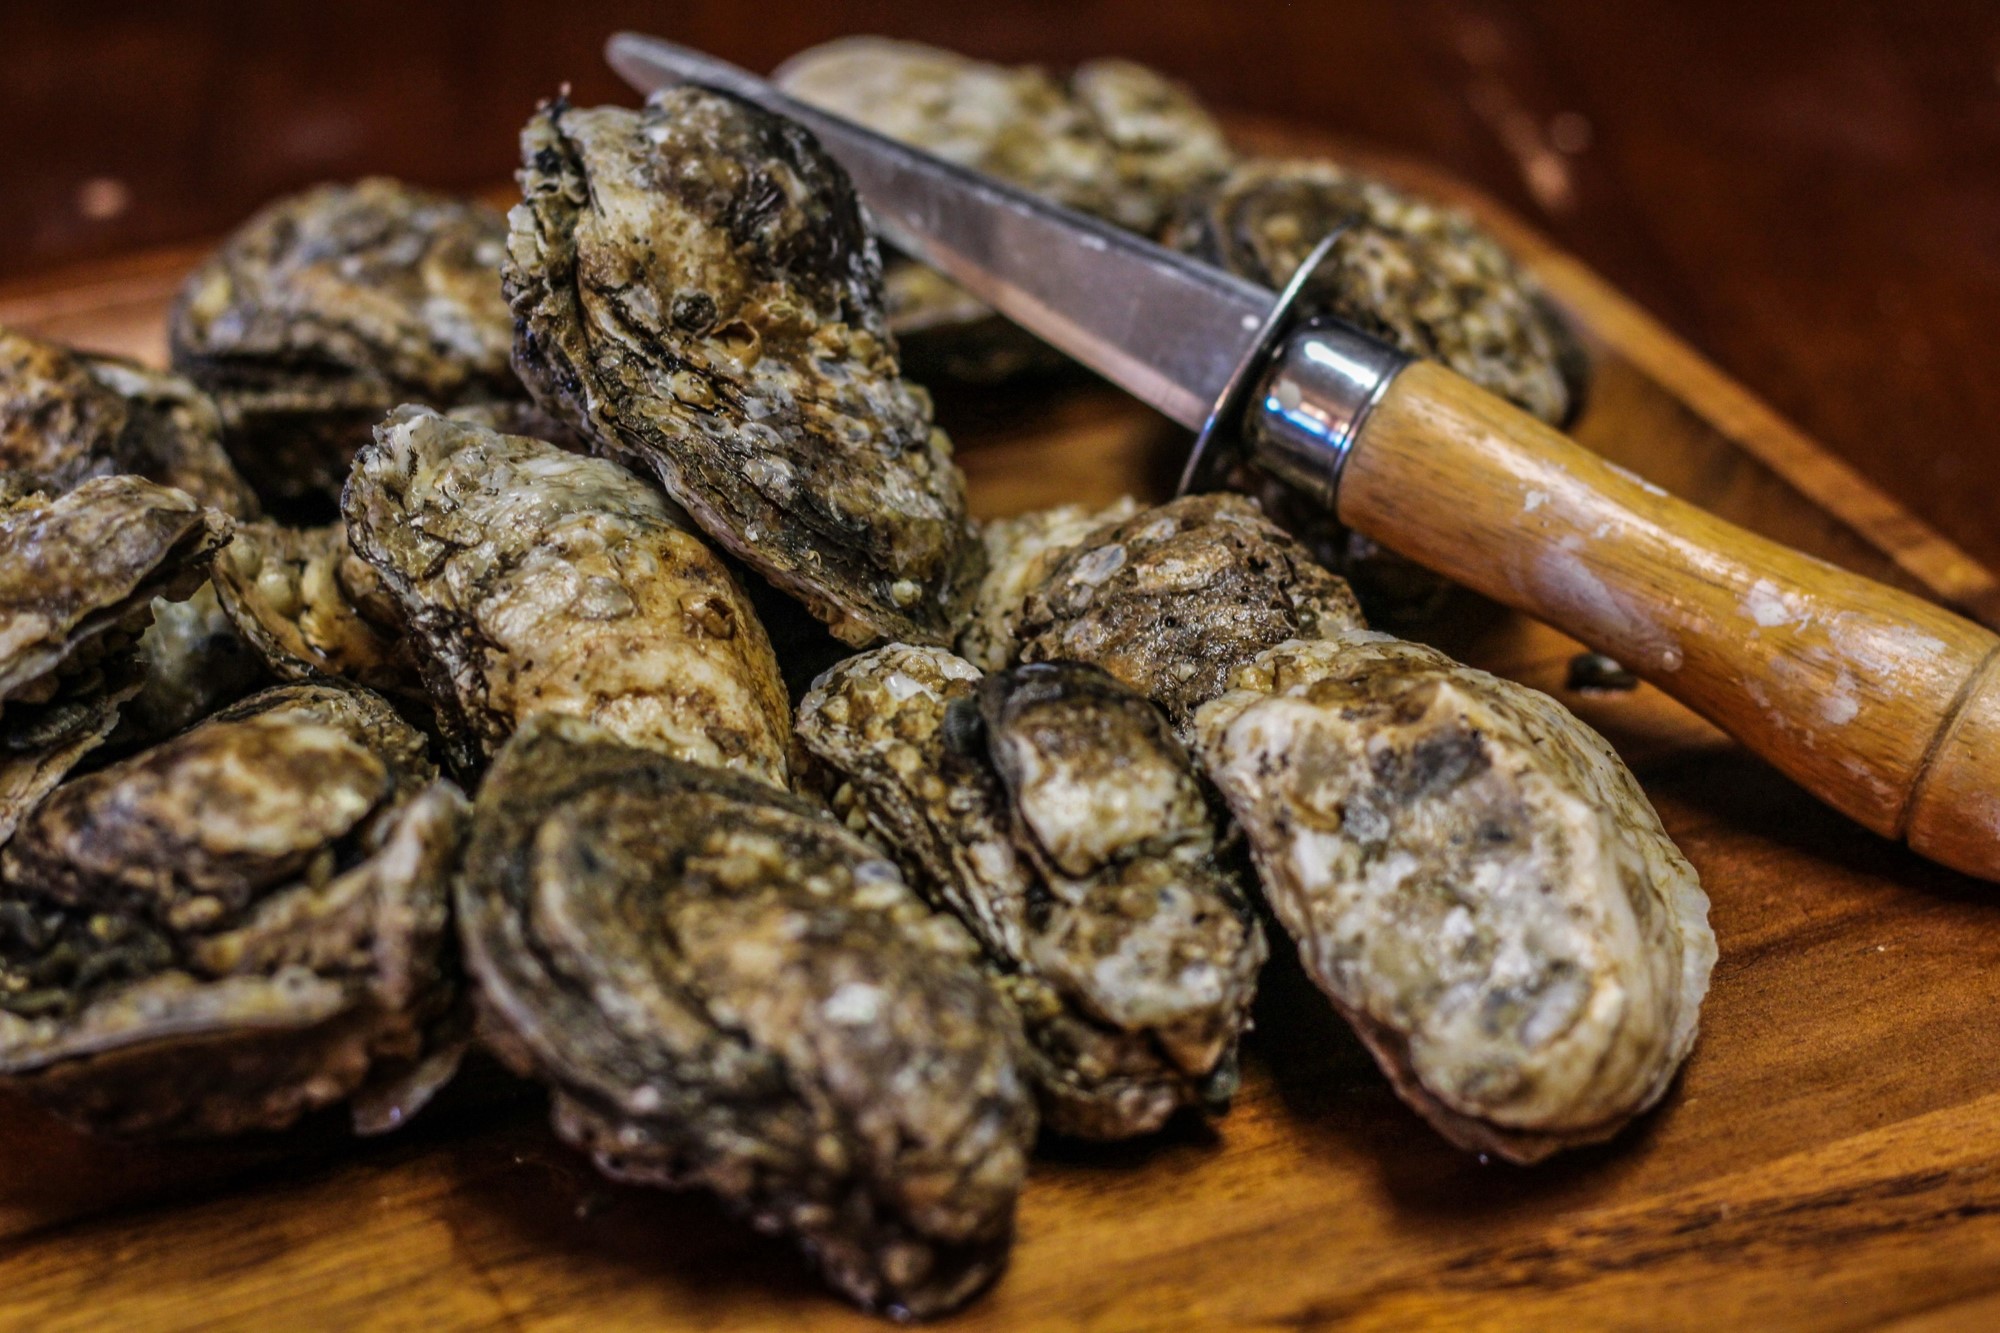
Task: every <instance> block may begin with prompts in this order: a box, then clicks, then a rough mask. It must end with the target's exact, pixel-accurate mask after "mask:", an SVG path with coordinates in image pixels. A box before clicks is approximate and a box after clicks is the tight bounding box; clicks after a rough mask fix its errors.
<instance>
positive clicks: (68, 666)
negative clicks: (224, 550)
mask: <svg viewBox="0 0 2000 1333" xmlns="http://www.w3.org/2000/svg"><path fill="white" fill-rule="evenodd" d="M228 539H229V522H228V520H227V519H225V518H223V517H222V516H221V515H219V514H217V513H216V512H215V511H214V510H206V509H203V508H201V507H200V506H199V505H197V504H196V503H195V502H194V501H192V500H190V499H189V498H188V497H187V496H186V495H185V494H184V493H182V492H180V491H177V490H168V489H167V488H165V487H162V486H156V485H154V484H153V483H152V482H150V481H145V480H143V479H141V478H138V477H126V476H117V477H93V478H91V479H89V480H87V481H85V482H83V483H82V484H80V485H79V486H77V487H76V488H75V489H74V490H71V491H69V492H67V493H65V494H63V495H59V496H57V497H56V498H54V499H49V498H48V497H47V496H44V495H41V494H32V495H21V494H19V493H18V492H10V491H7V490H6V489H5V488H4V487H0V701H5V709H6V711H5V716H6V717H7V718H8V719H9V722H8V725H9V726H10V727H11V726H13V725H16V724H17V723H16V720H15V714H16V710H17V709H18V708H20V707H21V706H23V705H32V704H44V705H45V704H48V703H50V702H51V701H54V700H57V699H58V698H63V697H75V696H76V695H78V694H80V693H82V692H84V691H86V690H88V689H89V688H90V685H89V682H90V679H91V676H92V674H93V673H94V672H96V671H98V670H99V669H100V668H101V667H102V666H103V664H104V663H105V662H106V660H107V659H108V658H110V657H112V656H115V655H117V654H119V653H122V652H125V651H126V650H128V649H129V647H130V643H131V641H132V640H133V639H136V637H137V636H138V634H139V632H141V631H142V630H143V629H144V628H145V626H146V624H147V623H148V621H149V620H150V619H151V617H152V602H153V599H154V598H155V597H165V598H168V599H169V600H174V599H178V598H182V597H186V596H188V595H189V594H190V593H192V592H193V591H194V590H195V588H197V587H199V586H200V584H201V582H202V580H203V579H204V578H206V577H207V566H208V563H209V559H210V557H211V556H213V555H214V553H215V552H216V550H217V549H218V548H219V547H221V546H222V544H223V543H224V542H226V541H227V540H228Z"/></svg>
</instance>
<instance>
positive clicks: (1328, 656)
mask: <svg viewBox="0 0 2000 1333" xmlns="http://www.w3.org/2000/svg"><path fill="white" fill-rule="evenodd" d="M1196 728H1197V730H1198V731H1199V733H1200V737H1201V740H1200V745H1201V756H1202V760H1203V764H1204V767H1205V769H1206V771H1207V773H1208V776H1209V777H1210V778H1211V779H1213V781H1214V782H1215V784H1216V786H1217V787H1219V788H1220V789H1221V791H1222V794H1223V797H1224V799H1225V800H1227V801H1228V803H1229V808H1230V810H1231V811H1232V812H1233V813H1234V814H1235V816H1236V819H1237V822H1238V823H1239V824H1240V825H1241V826H1242V828H1243V829H1244V831H1245V833H1246V834H1247V835H1248V837H1249V840H1250V846H1251V851H1252V853H1253V855H1254V856H1255V859H1256V862H1257V867H1258V871H1259V874H1260V876H1261V878H1262V880H1263V884H1264V890H1265V893H1266V896H1267V897H1268V898H1269V900H1270V903H1271V906H1272V908H1273V909H1274V911H1275V912H1276V914H1277V917H1278V919H1279V921H1281V922H1282V923H1283V924H1284V926H1285V929H1286V930H1288V931H1289V932H1291V934H1292V936H1293V938H1294V939H1295V940H1296V941H1297V943H1298V947H1299V957H1300V959H1301V961H1302V962H1303V963H1304V964H1305V968H1306V970H1307V972H1309V973H1310V974H1311V975H1312V977H1313V979H1314V981H1316V982H1317V983H1318V984H1319V986H1320V988H1321V989H1322V990H1324V991H1325V992H1326V994H1327V995H1328V996H1329V997H1330V998H1331V999H1332V1000H1333V1002H1334V1005H1335V1006H1336V1007H1337V1008H1338V1009H1339V1010H1340V1011H1341V1013H1342V1014H1343V1015H1345V1016H1346V1017H1347V1019H1348V1020H1349V1021H1350V1022H1351V1023H1353V1025H1354V1027H1355V1030H1356V1031H1357V1032H1358V1033H1359V1034H1360V1036H1361V1038H1362V1040H1363V1041H1364V1042H1366V1043H1367V1045H1368V1047H1369V1049H1370V1050H1371V1051H1373V1052H1374V1054H1375V1058H1376V1059H1377V1060H1378V1061H1379V1062H1380V1063H1381V1065H1382V1067H1383V1069H1384V1071H1385V1072H1387V1073H1388V1075H1389V1077H1390V1079H1391V1080H1392V1081H1393V1082H1394V1084H1395V1085H1396V1090H1397V1091H1398V1092H1399V1093H1400V1094H1401V1095H1402V1096H1403V1098H1404V1099H1405V1100H1406V1101H1408V1102H1410V1104H1411V1105H1413V1106H1414V1107H1415V1108H1416V1109H1417V1110H1418V1111H1419V1112H1421V1113H1422V1114H1423V1115H1424V1117H1425V1118H1426V1119H1428V1120H1429V1121H1430V1122H1431V1123H1432V1124H1433V1125H1435V1126H1436V1127H1437V1128H1438V1130H1439V1131H1440V1132H1441V1133H1443V1134H1444V1135H1445V1137H1446V1138H1448V1139H1450V1140H1451V1141H1452V1142H1453V1143H1456V1144H1458V1145H1459V1146H1461V1147H1464V1148H1468V1149H1474V1150H1477V1151H1481V1152H1492V1153H1495V1154H1498V1155H1500V1156H1502V1157H1505V1158H1508V1159H1509V1160H1512V1161H1516V1162H1532V1161H1535V1160H1538V1159H1539V1158H1542V1157H1545V1156H1547V1155H1548V1154H1549V1153H1552V1152H1554V1151H1556V1150H1558V1149H1560V1148H1564V1147H1570V1146H1573V1145H1577V1144H1584V1143H1594V1142H1597V1141H1599V1140H1601V1139H1605V1138H1609V1137H1610V1136H1611V1135H1613V1134H1615V1133H1617V1132H1618V1130H1619V1129H1620V1128H1621V1127H1622V1126H1623V1125H1624V1124H1626V1122H1628V1121H1629V1120H1630V1119H1631V1118H1632V1117H1633V1116H1635V1115H1638V1114H1639V1113H1640V1112H1642V1111H1644V1110H1645V1109H1646V1108H1648V1107H1650V1106H1651V1105H1653V1103H1655V1102H1656V1101H1658V1100H1659V1099H1660V1097H1661V1096H1662V1095H1663V1094H1664V1093H1665V1091H1666V1088H1667V1085H1668V1083H1669V1082H1670V1081H1671V1080H1672V1078H1673V1075H1674V1071H1675V1070H1676V1069H1677V1068H1678V1067H1679V1066H1680V1063H1681V1061H1682V1060H1683V1059H1685V1058H1686V1056H1687V1053H1688V1051H1689V1049H1690V1048H1691V1047H1692V1045H1693V1043H1694V1038H1695V1026H1696V1020H1697V1017H1698V1013H1699V1009H1700V1004H1701V998H1702V995H1703V994H1704V993H1705V992H1706V990H1707V988H1708V976H1709V970H1710V968H1711V967H1712V966H1713V964H1714V962H1715V937H1714V936H1713V934H1711V933H1710V931H1709V928H1708V919H1707V912H1708V899H1707V897H1706V896H1705V895H1704V894H1703V893H1702V891H1701V885H1700V882H1699V880H1698V879H1697V878H1696V876H1695V872H1694V869H1693V867H1691V866H1690V865H1689V864H1688V863H1687V861H1686V860H1685V859H1683V858H1682V856H1681V855H1680V853H1679V851H1678V850H1676V849H1675V847H1674V845H1673V843H1672V842H1671V841H1669V840H1668V838H1667V835H1666V834H1665V833H1664V832H1663V831H1662V830H1661V828H1660V822H1659V819H1658V817H1657V816H1656V815H1655V814H1654V813H1653V807H1652V806H1651V804H1649V803H1648V802H1647V800H1646V797H1645V795H1644V793H1643V792H1641V791H1640V789H1639V784H1638V783H1637V781H1635V780H1634V779H1633V777H1632V774H1631V773H1630V771H1629V770H1627V769H1626V767H1625V766H1624V764H1623V763H1621V762H1620V761H1619V759H1618V757H1617V756H1616V755H1615V754H1614V753H1613V752H1612V750H1611V747H1610V746H1609V745H1607V744H1605V742H1604V740H1603V739H1602V738H1601V737H1599V736H1598V735H1597V734H1596V733H1595V732H1593V731H1591V730H1590V729H1589V728H1588V727H1586V726H1584V725H1583V724H1582V723H1581V722H1579V721H1578V720H1577V719H1576V718H1575V717H1574V716H1572V715H1571V714H1570V713H1569V712H1568V711H1566V710H1565V709H1564V708H1563V707H1562V706H1561V705H1559V704H1557V703H1556V702H1555V701H1554V700H1552V699H1550V698H1548V697H1547V696H1546V695H1543V694H1539V693H1537V692H1535V691H1533V690H1530V689H1528V688H1526V687H1525V686H1521V685H1516V684H1513V683H1512V682H1509V681H1505V680H1500V679H1497V678H1495V677H1493V676H1489V675H1487V674H1486V673H1485V672H1482V671H1475V670H1472V669H1471V668H1469V667H1464V666H1460V665H1459V664H1457V663H1455V662H1453V661H1452V660H1451V659H1449V658H1447V657H1445V656H1444V655H1443V654H1441V653H1438V652H1436V651H1434V650H1432V649H1429V648H1425V647H1421V646H1419V645H1416V644H1411V643H1403V642H1400V641H1398V640H1395V639H1391V638H1389V637H1388V636H1386V635H1380V634H1372V633H1367V632H1357V633H1348V634H1343V635H1340V636H1338V637H1336V638H1335V639H1333V640H1330V641H1327V642H1320V643H1296V644H1286V645H1283V646H1281V647H1278V648H1275V649H1272V650H1271V651H1269V652H1267V653H1264V654H1262V655H1260V656H1259V657H1258V658H1257V660H1256V661H1255V662H1254V663H1252V664H1251V665H1250V666H1248V667H1246V668H1244V670H1243V671H1241V672H1240V673H1238V675H1237V677H1236V688H1235V689H1233V690H1232V691H1231V692H1230V693H1228V694H1226V695H1224V696H1222V697H1221V698H1220V699H1217V700H1216V701H1215V702H1213V703H1211V704H1209V705H1207V706H1206V707H1204V708H1203V709H1202V710H1201V712H1200V713H1199V714H1198V715H1197V718H1196Z"/></svg>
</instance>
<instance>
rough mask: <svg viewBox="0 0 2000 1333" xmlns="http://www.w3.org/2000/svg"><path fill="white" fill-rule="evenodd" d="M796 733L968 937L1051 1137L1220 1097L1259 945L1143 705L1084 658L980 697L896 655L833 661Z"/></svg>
mask: <svg viewBox="0 0 2000 1333" xmlns="http://www.w3.org/2000/svg"><path fill="white" fill-rule="evenodd" d="M982 701H983V702H984V703H985V704H986V709H985V711H986V713H987V714H988V718H989V723H988V724H987V725H984V726H982V723H981V720H980V708H979V705H980V703H981V702H982ZM798 735H799V741H800V743H801V745H802V746H803V747H804V748H805V750H806V751H807V752H808V753H809V754H810V756H811V759H812V764H811V769H810V771H811V773H812V777H813V780H814V781H815V782H816V784H817V785H819V786H820V787H821V788H822V790H823V791H824V792H825V793H826V795H827V796H828V798H829V801H830V803H831V804H832V806H833V808H834V810H835V812H836V813H838V814H840V815H841V816H843V817H844V818H845V819H846V820H847V821H848V823H849V826H850V827H852V828H855V829H856V830H857V831H861V832H865V833H866V834H868V835H869V836H871V837H874V838H876V839H878V840H880V841H881V842H882V843H883V844H884V845H885V846H887V847H888V848H889V849H890V850H891V851H892V852H893V853H894V855H895V856H896V857H897V858H898V860H899V861H901V862H902V864H903V866H904V868H905V871H906V873H907V874H908V875H909V877H910V880H911V882H912V883H913V884H915V885H916V886H917V888H918V890H919V891H920V892H922V893H923V894H924V895H925V896H926V897H927V898H929V899H930V900H931V901H932V902H933V903H935V904H936V905H937V906H939V907H940V908H943V909H945V910H947V911H950V912H951V913H953V914H954V915H956V916H957V917H958V918H959V919H960V920H961V921H963V922H964V923H965V924H966V926H967V927H968V928H969V929H970V930H971V931H972V932H973V934H974V935H975V936H976V937H977V938H978V940H979V942H980V944H981V946H982V947H983V948H984V950H985V954H986V963H987V967H988V970H989V971H990V972H991V973H992V975H993V977H994V980H995V984H996V985H997V986H998V987H999V988H1000V989H1001V991H1002V992H1003V993H1004V994H1006V995H1007V996H1008V998H1009V999H1010V1000H1012V1001H1013V1002H1014V1004H1015V1006H1016V1007H1017V1008H1018V1009H1019V1010H1020V1012H1021V1016H1022V1020H1023V1023H1024V1026H1025V1027H1026V1030H1027V1033H1028V1039H1029V1044H1030V1048H1031V1052H1032V1058H1031V1060H1030V1063H1029V1069H1030V1071H1031V1072H1032V1073H1033V1075H1034V1077H1035V1080H1036V1083H1037V1086H1038V1088H1039V1089H1040V1091H1041V1094H1042V1102H1043V1111H1044V1115H1045V1117H1046V1121H1047V1123H1048V1125H1049V1127H1050V1128H1052V1129H1054V1130H1056V1131H1058V1132H1061V1133H1067V1134H1077V1135H1082V1136H1085V1137H1090V1138H1099V1139H1112V1138H1126V1137H1130V1136H1132V1135H1137V1134H1145V1133H1149V1132H1151V1131H1153V1130H1156V1129H1158V1128H1159V1127H1160V1126H1161V1125H1162V1124H1163V1123H1164V1122H1165V1121H1166V1119H1167V1117H1168V1116H1170V1115H1171V1114H1172V1113H1173V1112H1174V1111H1175V1110H1176V1109H1178V1108H1179V1107H1182V1106H1187V1105H1200V1106H1204V1107H1205V1108H1206V1109H1209V1110H1211V1111H1216V1110H1220V1109H1221V1108H1222V1107H1224V1106H1226V1105H1227V1101H1228V1097H1229V1094H1230V1092H1231V1091H1232V1090H1233V1088H1234V1084H1235V1071H1236V1040H1237V1038H1238V1037H1239V1036H1240V1035H1241V1033H1242V1032H1243V1031H1244V1030H1245V1029H1246V1028H1247V1027H1248V1025H1249V1011H1250V1001H1251V998H1252V996H1253V994H1254V992H1255V983H1256V976H1257V969H1258V965H1259V964H1260V963H1261V962H1262V961H1263V958H1264V942H1263V935H1262V932H1261V931H1260V930H1259V929H1258V928H1257V925H1256V923H1255V921H1254V920H1253V919H1252V918H1251V914H1250V909H1249V905H1248V903H1247V902H1246V900H1245V899H1244V897H1243V895H1242V893H1241V891H1240V890H1239V889H1238V887H1237V886H1236V884H1235V883H1234V881H1233V880H1232V879H1231V878H1230V877H1229V876H1228V875H1227V874H1225V873H1224V872H1222V871H1221V870H1220V869H1219V868H1218V867H1217V865H1216V863H1215V861H1214V859H1213V852H1214V829H1213V824H1212V821H1211V818H1210V814H1209V811H1208V809H1207V807H1206V805H1205V803H1204V802H1203V800H1202V796H1201V791H1200V788H1199V785H1198V783H1197V782H1196V779H1195V776H1194V770H1193V768H1192V766H1191V765H1190V764H1189V762H1188V759H1187V756H1186V754H1185V753H1184V752H1183V751H1182V750H1181V748H1180V746H1179V744H1178V743H1177V742H1176V741H1175V740H1174V739H1173V737H1172V735H1171V734H1170V733H1169V732H1168V730H1167V726H1166V722H1165V719H1163V718H1162V717H1161V716H1160V714H1159V712H1158V711H1157V710H1156V709H1154V708H1153V707H1152V706H1151V705H1150V704H1148V703H1146V702H1145V701H1144V700H1143V699H1140V698H1139V697H1138V696H1136V695H1134V694H1131V693H1130V692H1129V691H1126V690H1124V689H1123V688H1122V687H1120V686H1118V685H1117V683H1116V682H1114V681H1112V680H1111V679H1110V677H1108V676H1106V675H1104V673H1102V672H1100V671H1096V670H1093V669H1090V668H1086V667H1076V666H1065V667H1047V666H1042V667H1027V668H1020V669H1017V670H1016V671H1013V672H1005V673H1002V674H1000V675H998V676H995V677H990V678H988V680H987V681H986V683H985V686H984V687H983V688H982V686H981V684H980V677H979V673H978V671H976V670H975V669H974V668H973V667H972V666H971V664H970V663H967V662H965V661H964V660H962V659H960V658H956V657H953V656H952V655H951V654H950V653H947V652H945V651H943V650H942V649H937V648H916V647H908V646H903V645H896V646H892V647H888V648H879V649H876V650H874V651H872V652H868V653H863V654H861V655H860V656H858V657H854V658H850V659H849V660H848V661H846V662H843V663H841V664H840V665H839V666H837V667H835V668H834V669H833V670H832V671H829V672H828V673H827V674H826V675H825V676H824V677H823V678H822V679H821V680H820V681H819V682H818V683H817V684H816V685H815V687H814V689H813V690H812V692H811V693H809V694H808V695H807V696H806V699H805V701H804V702H803V703H802V704H801V705H800V709H799V731H798ZM1003 775H1004V776H1003ZM1149 798H1151V799H1149ZM1079 831H1087V832H1086V833H1085V835H1084V837H1085V840H1087V841H1089V840H1093V839H1094V841H1090V846H1089V847H1088V849H1087V852H1083V851H1080V850H1079V848H1078V847H1077V846H1076V845H1075V844H1076V843H1077V842H1078V838H1077V837H1076V836H1075V835H1076V834H1077V833H1078V832H1079ZM1051 842H1057V843H1059V844H1061V853H1062V855H1061V860H1062V862H1063V863H1062V864H1057V858H1056V857H1055V856H1053V855H1051V854H1050V850H1049V844H1050V843H1051Z"/></svg>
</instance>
